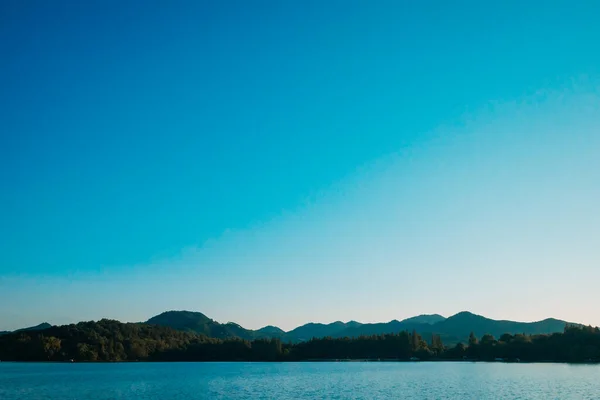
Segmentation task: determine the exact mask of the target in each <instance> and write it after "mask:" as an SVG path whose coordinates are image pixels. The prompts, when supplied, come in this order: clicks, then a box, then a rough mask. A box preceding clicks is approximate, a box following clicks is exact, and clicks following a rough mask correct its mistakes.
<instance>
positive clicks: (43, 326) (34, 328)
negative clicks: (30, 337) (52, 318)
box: [0, 322, 52, 335]
mask: <svg viewBox="0 0 600 400" xmlns="http://www.w3.org/2000/svg"><path fill="white" fill-rule="evenodd" d="M48 328H52V325H50V324H49V323H47V322H42V323H41V324H39V325H36V326H30V327H29V328H21V329H17V330H16V331H0V335H7V334H9V333H14V332H26V331H41V330H44V329H48Z"/></svg>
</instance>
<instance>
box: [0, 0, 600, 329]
mask: <svg viewBox="0 0 600 400" xmlns="http://www.w3.org/2000/svg"><path fill="white" fill-rule="evenodd" d="M597 15H600V4H599V3H598V2H594V1H589V2H586V1H581V2H560V1H556V2H541V1H540V2H537V1H529V2H525V3H523V2H516V1H506V2H501V3H498V4H495V5H492V4H488V3H487V2H475V1H472V2H464V1H459V2H458V3H456V2H455V3H452V4H450V3H448V2H441V1H440V2H438V1H431V2H421V3H419V4H416V3H414V2H398V1H389V2H384V1H380V2H370V3H369V4H367V3H365V2H360V1H350V2H341V1H328V2H316V1H308V2H274V1H271V2H252V3H249V2H242V1H235V2H232V1H219V2H200V1H181V2H175V3H173V4H166V3H164V2H152V1H151V2H141V1H140V2H137V1H129V2H125V3H123V2H116V1H89V2H80V3H76V2H64V1H55V2H45V1H37V2H36V1H24V2H23V1H8V2H2V4H0V38H1V40H0V54H1V57H0V88H2V90H0V221H1V223H0V330H2V329H14V328H19V327H22V326H27V325H33V324H37V323H39V322H41V321H49V322H51V323H55V324H60V323H68V322H74V321H78V320H89V319H99V318H102V317H108V318H115V319H120V320H123V321H140V320H145V319H147V318H149V317H151V316H152V315H154V314H157V313H159V312H162V311H165V310H170V309H188V310H198V311H202V312H204V313H206V314H207V315H209V316H211V317H213V318H215V319H217V320H219V321H221V322H226V321H230V320H231V321H236V322H238V323H240V324H242V325H243V326H246V327H249V328H259V327H261V326H263V325H267V324H275V325H279V326H281V327H282V328H285V329H289V328H292V327H294V326H297V325H299V324H302V323H305V322H307V321H319V322H331V321H334V320H338V319H341V320H350V319H354V320H359V321H365V322H367V321H388V320H391V319H395V318H396V319H401V318H404V317H408V316H412V315H415V314H421V313H434V312H435V313H441V314H444V315H451V314H454V313H456V312H459V311H462V310H470V311H473V312H477V313H480V314H484V315H486V316H490V317H494V318H499V319H518V320H536V319H542V318H545V317H548V316H554V317H557V318H563V319H567V320H572V321H580V322H584V323H591V324H596V325H600V315H599V314H598V311H597V307H596V305H597V304H598V302H599V301H600V292H598V290H597V289H596V282H598V281H600V272H599V271H600V268H599V267H600V265H599V263H600V246H599V245H598V238H600V212H599V211H598V204H600V51H597V47H598V44H597V43H599V42H600V27H599V26H598V24H597V20H596V19H597Z"/></svg>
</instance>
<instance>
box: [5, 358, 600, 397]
mask: <svg viewBox="0 0 600 400" xmlns="http://www.w3.org/2000/svg"><path fill="white" fill-rule="evenodd" d="M389 398H398V399H399V398H401V399H477V400H480V399H544V400H546V399H598V398H600V366H599V365H568V364H503V363H448V362H445V363H392V362H390V363H374V362H364V363H362V362H340V363H324V362H323V363H115V364H100V363H98V364H77V363H75V364H60V363H57V364H55V363H47V364H44V363H31V364H29V363H0V399H2V400H17V399H18V400H23V399H45V400H59V399H60V400H105V399H106V400H109V399H127V400H129V399H132V400H133V399H142V400H144V399H147V400H149V399H152V400H154V399H157V400H158V399H160V400H168V399H185V400H189V399H389Z"/></svg>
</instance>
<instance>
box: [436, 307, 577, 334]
mask: <svg viewBox="0 0 600 400" xmlns="http://www.w3.org/2000/svg"><path fill="white" fill-rule="evenodd" d="M566 324H567V322H566V321H561V320H558V319H554V318H548V319H545V320H543V321H538V322H515V321H502V320H501V321H497V320H493V319H489V318H486V317H483V316H481V315H476V314H473V313H470V312H468V311H463V312H460V313H458V314H456V315H453V316H451V317H450V318H447V319H446V320H444V321H441V322H438V323H436V324H434V325H433V326H432V328H433V329H434V330H435V331H436V332H440V333H445V334H448V335H452V336H457V337H460V338H466V337H468V335H469V333H470V332H473V333H474V334H475V336H477V337H481V336H483V335H485V334H486V333H489V334H491V335H493V336H495V337H496V338H498V337H499V336H500V335H502V334H504V333H510V334H517V333H525V334H529V335H536V334H546V333H556V332H562V331H563V330H564V328H565V325H566Z"/></svg>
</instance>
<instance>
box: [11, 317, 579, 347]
mask: <svg viewBox="0 0 600 400" xmlns="http://www.w3.org/2000/svg"><path fill="white" fill-rule="evenodd" d="M143 324H148V325H157V326H163V327H169V328H172V329H175V330H179V331H184V332H191V333H196V334H201V335H205V336H208V337H213V338H218V339H228V338H241V339H246V340H254V339H265V338H279V339H281V340H282V341H285V342H293V343H298V342H303V341H307V340H310V339H312V338H323V337H333V338H341V337H359V336H368V335H379V334H385V333H397V332H401V331H413V330H414V331H416V332H417V333H419V334H420V335H421V336H423V337H430V336H431V335H432V334H436V335H439V336H440V337H441V339H442V340H443V342H444V343H446V344H447V345H450V344H456V343H459V342H463V343H466V342H467V340H468V337H469V335H470V333H471V332H473V333H474V334H475V336H477V337H481V336H483V335H484V334H491V335H493V336H495V337H497V338H498V337H500V336H501V335H503V334H505V333H509V334H517V333H524V334H531V335H534V334H550V333H555V332H562V331H563V330H564V328H565V326H566V325H567V324H569V325H577V324H572V323H568V322H566V321H561V320H558V319H554V318H548V319H545V320H543V321H537V322H516V321H499V320H493V319H490V318H486V317H483V316H481V315H476V314H473V313H470V312H467V311H463V312H460V313H458V314H455V315H453V316H451V317H448V318H445V317H443V316H441V315H439V314H429V315H418V316H415V317H411V318H407V319H403V320H401V321H398V320H392V321H390V322H381V323H366V324H364V323H360V322H356V321H349V322H341V321H336V322H332V323H330V324H321V323H314V322H310V323H307V324H305V325H301V326H299V327H297V328H295V329H292V330H290V331H288V332H286V331H284V330H282V329H280V328H278V327H276V326H265V327H264V328H261V329H257V330H251V329H246V328H244V327H242V326H240V325H238V324H236V323H233V322H228V323H225V324H223V323H219V322H217V321H215V320H213V319H211V318H209V317H207V316H206V315H204V314H202V313H200V312H193V311H167V312H164V313H162V314H159V315H156V316H154V317H152V318H150V319H149V320H148V321H146V322H143ZM51 326H52V325H50V324H48V323H42V324H40V325H36V326H32V327H29V328H24V329H19V330H17V331H15V332H19V331H27V330H43V329H47V328H50V327H51ZM6 333H10V332H0V334H6Z"/></svg>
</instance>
